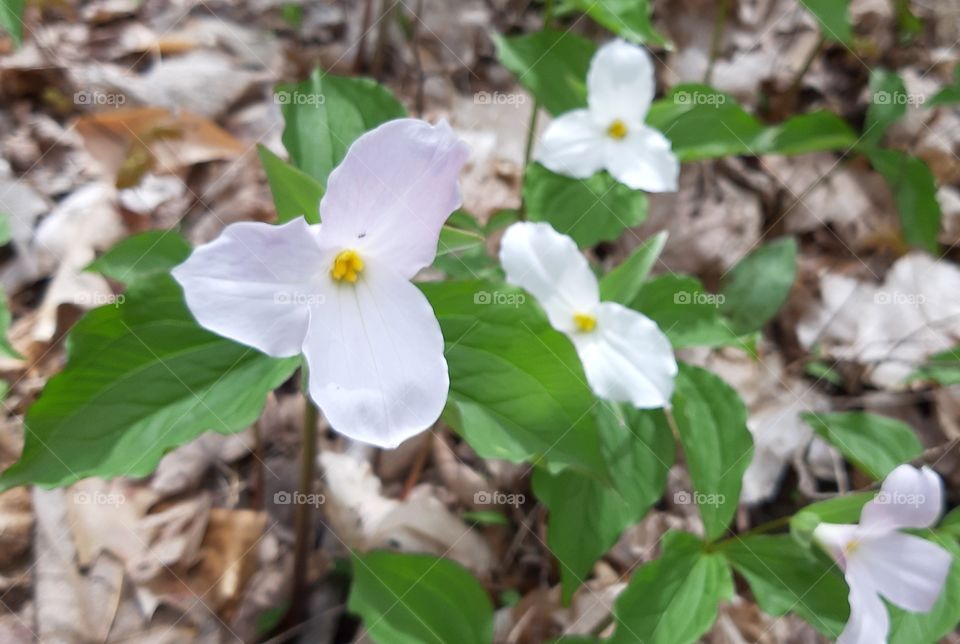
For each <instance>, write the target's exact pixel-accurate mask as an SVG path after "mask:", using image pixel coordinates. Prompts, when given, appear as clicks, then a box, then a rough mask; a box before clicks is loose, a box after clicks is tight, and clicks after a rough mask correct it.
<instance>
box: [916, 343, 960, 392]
mask: <svg viewBox="0 0 960 644" xmlns="http://www.w3.org/2000/svg"><path fill="white" fill-rule="evenodd" d="M909 379H910V380H918V379H919V380H930V381H932V382H935V383H937V384H938V385H941V386H944V387H947V386H950V385H960V347H954V348H952V349H947V350H946V351H943V352H941V353H938V354H936V355H934V356H931V357H930V358H928V359H927V364H925V365H923V366H922V367H920V368H919V369H917V370H916V371H915V372H913V373H912V374H911V375H910V378H909Z"/></svg>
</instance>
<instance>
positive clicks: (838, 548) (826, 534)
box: [813, 523, 859, 570]
mask: <svg viewBox="0 0 960 644" xmlns="http://www.w3.org/2000/svg"><path fill="white" fill-rule="evenodd" d="M858 529H859V528H858V526H856V525H851V524H847V523H821V524H820V525H818V526H817V527H816V528H815V529H814V531H813V540H814V541H816V542H817V543H818V544H819V545H820V547H822V548H823V549H824V550H826V551H827V553H829V554H830V556H831V557H832V558H833V560H834V561H836V562H837V565H838V566H839V567H840V569H841V570H846V569H847V556H846V555H847V546H848V545H850V543H852V542H853V541H854V540H855V539H856V538H857V531H858Z"/></svg>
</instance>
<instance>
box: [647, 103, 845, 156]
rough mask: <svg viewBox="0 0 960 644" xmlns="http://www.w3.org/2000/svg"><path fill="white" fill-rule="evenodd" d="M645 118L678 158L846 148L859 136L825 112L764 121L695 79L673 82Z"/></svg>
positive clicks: (800, 152) (803, 152)
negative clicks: (687, 81) (679, 83)
mask: <svg viewBox="0 0 960 644" xmlns="http://www.w3.org/2000/svg"><path fill="white" fill-rule="evenodd" d="M647 122H648V124H649V125H651V126H652V127H655V128H657V129H658V130H660V131H662V132H663V133H664V134H665V135H666V136H667V138H669V139H670V141H671V143H672V144H673V151H674V153H675V154H676V155H677V156H678V157H679V158H680V159H681V160H682V161H699V160H703V159H715V158H719V157H724V156H731V155H750V156H760V155H764V154H783V155H794V154H806V153H809V152H818V151H829V150H846V149H849V148H851V147H853V146H854V145H855V144H856V142H857V138H858V137H857V135H856V134H855V133H854V131H853V130H852V129H851V128H850V126H848V125H847V124H846V122H844V121H843V119H841V118H839V117H838V116H836V115H835V114H831V113H829V112H824V111H818V112H811V113H809V114H800V115H798V116H794V117H792V118H790V119H788V120H787V121H784V122H783V123H781V124H779V125H772V126H765V125H763V124H762V123H760V121H758V120H757V119H756V117H754V116H753V115H752V114H749V113H748V112H747V111H746V110H744V109H743V107H741V106H740V105H739V104H738V103H737V102H736V100H734V98H733V97H732V96H730V95H729V94H724V93H723V92H720V91H717V90H715V89H713V88H712V87H708V86H706V85H696V84H685V85H678V86H676V87H674V88H673V89H672V90H671V91H670V93H669V94H668V95H667V96H666V97H664V98H663V99H661V100H659V101H656V102H654V104H653V106H652V107H651V108H650V113H649V115H648V116H647Z"/></svg>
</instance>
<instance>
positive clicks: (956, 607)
mask: <svg viewBox="0 0 960 644" xmlns="http://www.w3.org/2000/svg"><path fill="white" fill-rule="evenodd" d="M923 536H924V537H925V538H929V539H930V541H933V542H935V543H937V544H939V545H940V546H941V547H943V548H945V549H946V550H948V551H949V552H950V554H952V555H953V564H952V565H951V566H950V573H949V575H948V576H947V581H946V584H945V585H944V588H943V591H942V592H941V593H940V597H939V598H938V599H937V603H936V604H934V605H933V608H932V609H931V610H930V612H929V613H910V612H907V611H905V610H902V609H900V608H897V607H896V606H892V605H890V604H887V605H888V606H889V610H890V636H889V642H890V644H916V643H917V642H937V641H939V640H940V639H941V638H943V637H946V636H947V635H949V634H950V633H951V631H954V630H955V629H956V628H957V625H958V623H960V546H958V545H957V542H956V540H955V539H954V538H953V537H951V536H949V535H945V534H940V533H933V534H930V533H928V534H925V535H923Z"/></svg>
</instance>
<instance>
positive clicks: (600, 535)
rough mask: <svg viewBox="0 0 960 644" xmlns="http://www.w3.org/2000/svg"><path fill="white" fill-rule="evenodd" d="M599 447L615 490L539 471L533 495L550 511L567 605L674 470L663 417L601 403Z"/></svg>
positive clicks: (572, 475) (576, 476) (550, 533)
mask: <svg viewBox="0 0 960 644" xmlns="http://www.w3.org/2000/svg"><path fill="white" fill-rule="evenodd" d="M596 415H597V425H598V427H599V429H600V436H601V447H602V450H603V454H604V460H605V462H606V466H607V469H608V471H609V473H610V478H611V482H612V485H606V484H604V483H602V482H601V481H598V480H597V479H596V477H592V476H588V475H584V474H580V473H577V472H572V471H567V472H562V473H560V474H558V475H555V476H552V475H550V474H549V473H547V472H545V471H544V470H539V469H538V470H537V471H536V472H535V473H534V477H533V489H534V492H535V493H536V495H537V498H539V499H540V500H541V501H543V503H544V504H545V505H546V506H547V507H548V508H549V509H550V519H549V524H548V528H547V544H548V545H549V546H550V550H551V551H552V552H553V554H554V556H555V557H556V558H557V561H558V563H559V565H560V577H561V580H562V582H563V601H564V603H566V602H569V600H570V598H571V597H572V596H573V593H574V591H575V590H576V589H577V588H578V587H579V586H580V584H581V583H582V582H583V580H584V579H585V578H586V577H587V575H588V574H589V572H590V569H591V568H592V567H593V564H594V563H595V562H596V561H597V559H599V558H600V557H601V556H602V555H603V554H604V553H605V552H607V551H608V550H609V549H610V548H611V547H612V546H613V544H614V543H615V542H616V540H617V538H618V537H619V536H620V534H621V533H622V532H623V531H624V530H625V529H626V528H627V527H628V526H630V525H632V524H634V523H637V522H639V521H640V520H641V519H642V518H643V516H644V515H645V514H646V513H647V510H649V509H650V506H652V505H653V504H654V503H656V501H657V500H658V499H659V498H660V497H661V496H662V495H663V489H664V487H665V486H666V484H667V475H668V474H669V471H670V466H671V465H673V458H674V445H673V436H672V435H671V433H670V428H669V426H668V425H667V423H666V419H665V418H664V416H663V412H662V411H659V410H657V411H641V410H637V409H632V408H629V407H627V406H624V405H613V404H611V403H601V404H600V405H598V406H597V408H596Z"/></svg>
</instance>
